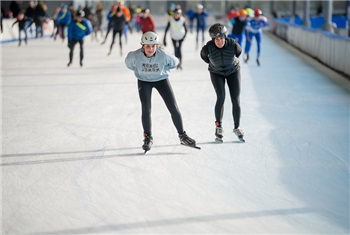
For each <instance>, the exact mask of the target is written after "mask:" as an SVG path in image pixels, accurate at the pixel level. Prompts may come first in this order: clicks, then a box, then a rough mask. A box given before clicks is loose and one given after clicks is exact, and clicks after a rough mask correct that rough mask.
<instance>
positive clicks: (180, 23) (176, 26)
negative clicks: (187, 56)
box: [163, 9, 187, 69]
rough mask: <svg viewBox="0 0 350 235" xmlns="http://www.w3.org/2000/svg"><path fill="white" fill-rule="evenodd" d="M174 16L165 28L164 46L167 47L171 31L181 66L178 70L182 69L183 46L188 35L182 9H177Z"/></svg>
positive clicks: (179, 65)
mask: <svg viewBox="0 0 350 235" xmlns="http://www.w3.org/2000/svg"><path fill="white" fill-rule="evenodd" d="M172 16H173V17H171V18H170V20H169V22H168V24H167V26H166V28H165V33H164V39H163V44H164V46H166V45H167V43H166V35H167V32H168V31H169V29H170V37H171V40H172V41H173V45H174V49H175V56H176V57H177V58H178V59H179V64H178V66H177V69H182V53H181V46H182V43H183V41H184V39H185V37H186V34H187V27H186V19H185V17H183V16H182V10H181V9H175V10H174V14H173V15H172Z"/></svg>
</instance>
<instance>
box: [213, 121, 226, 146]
mask: <svg viewBox="0 0 350 235" xmlns="http://www.w3.org/2000/svg"><path fill="white" fill-rule="evenodd" d="M215 125H216V127H215V136H216V138H215V141H217V142H219V143H222V142H223V140H222V138H223V137H224V136H223V133H224V129H222V127H221V124H220V123H219V122H215Z"/></svg>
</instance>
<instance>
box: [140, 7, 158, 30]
mask: <svg viewBox="0 0 350 235" xmlns="http://www.w3.org/2000/svg"><path fill="white" fill-rule="evenodd" d="M139 24H140V28H141V32H142V33H146V32H149V31H152V32H155V29H156V24H155V21H154V19H153V16H152V15H151V12H150V10H149V9H142V11H141V13H140V20H139Z"/></svg>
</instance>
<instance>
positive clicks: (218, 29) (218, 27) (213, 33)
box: [209, 23, 227, 38]
mask: <svg viewBox="0 0 350 235" xmlns="http://www.w3.org/2000/svg"><path fill="white" fill-rule="evenodd" d="M226 33H227V29H226V27H225V25H223V24H220V23H216V24H213V25H212V26H211V27H210V29H209V35H210V37H211V38H218V37H226Z"/></svg>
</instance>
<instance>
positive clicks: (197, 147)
mask: <svg viewBox="0 0 350 235" xmlns="http://www.w3.org/2000/svg"><path fill="white" fill-rule="evenodd" d="M181 144H182V145H183V146H186V147H189V148H194V149H201V147H199V146H197V145H186V144H183V143H181Z"/></svg>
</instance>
